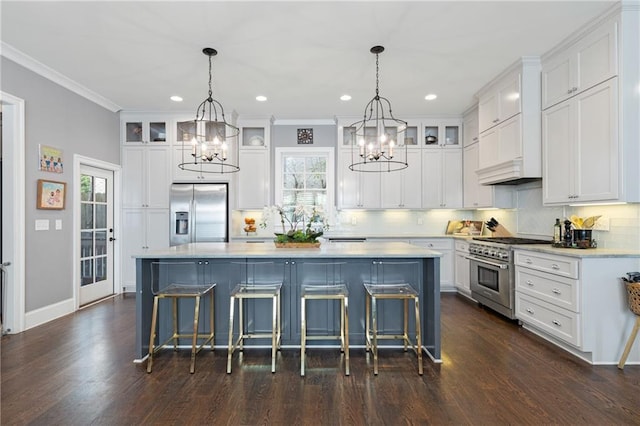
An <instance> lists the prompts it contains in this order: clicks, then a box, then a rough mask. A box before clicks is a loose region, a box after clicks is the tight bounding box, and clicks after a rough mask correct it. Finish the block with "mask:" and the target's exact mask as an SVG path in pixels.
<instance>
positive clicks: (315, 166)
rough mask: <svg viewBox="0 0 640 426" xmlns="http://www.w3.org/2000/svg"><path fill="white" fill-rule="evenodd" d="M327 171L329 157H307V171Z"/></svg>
mask: <svg viewBox="0 0 640 426" xmlns="http://www.w3.org/2000/svg"><path fill="white" fill-rule="evenodd" d="M326 171H327V159H326V158H324V157H307V173H319V172H326Z"/></svg>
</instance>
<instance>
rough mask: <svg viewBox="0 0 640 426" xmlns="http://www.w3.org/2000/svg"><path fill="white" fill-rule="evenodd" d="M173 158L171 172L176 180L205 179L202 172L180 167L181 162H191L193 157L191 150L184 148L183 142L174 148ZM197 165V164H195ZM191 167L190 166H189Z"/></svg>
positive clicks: (191, 180)
mask: <svg viewBox="0 0 640 426" xmlns="http://www.w3.org/2000/svg"><path fill="white" fill-rule="evenodd" d="M172 153H173V158H172V159H171V172H172V174H173V181H174V182H199V181H200V180H203V179H204V175H203V174H202V172H195V171H191V170H184V169H182V168H180V167H178V166H179V165H180V164H183V163H189V162H191V159H192V158H193V157H192V156H191V151H189V150H188V149H186V148H183V147H182V145H181V144H179V145H178V146H177V147H175V148H173V150H172ZM194 166H195V165H194ZM187 167H189V166H187Z"/></svg>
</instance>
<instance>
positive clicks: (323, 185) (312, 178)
mask: <svg viewBox="0 0 640 426" xmlns="http://www.w3.org/2000/svg"><path fill="white" fill-rule="evenodd" d="M306 189H327V180H326V178H325V175H324V174H312V175H309V176H307V185H306Z"/></svg>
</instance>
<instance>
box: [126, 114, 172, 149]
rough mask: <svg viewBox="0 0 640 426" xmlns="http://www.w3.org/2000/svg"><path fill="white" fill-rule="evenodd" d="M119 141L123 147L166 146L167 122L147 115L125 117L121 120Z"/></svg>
mask: <svg viewBox="0 0 640 426" xmlns="http://www.w3.org/2000/svg"><path fill="white" fill-rule="evenodd" d="M121 123H122V127H121V129H120V140H121V141H122V144H123V145H142V144H167V143H168V141H169V136H168V135H167V122H166V120H164V119H161V118H158V117H151V116H148V115H129V116H127V115H125V116H123V117H122V120H121Z"/></svg>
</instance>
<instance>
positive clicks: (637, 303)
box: [618, 278, 640, 370]
mask: <svg viewBox="0 0 640 426" xmlns="http://www.w3.org/2000/svg"><path fill="white" fill-rule="evenodd" d="M623 281H624V284H625V286H626V287H627V295H628V304H629V309H630V310H631V312H633V314H634V315H635V316H636V322H635V324H634V326H633V329H632V330H631V334H630V335H629V340H627V344H626V346H625V347H624V352H623V353H622V357H621V358H620V362H618V368H619V369H621V370H622V369H624V364H625V363H626V362H627V357H628V356H629V352H631V347H632V346H633V342H634V341H635V340H636V336H637V335H638V330H640V282H630V281H627V280H626V278H623Z"/></svg>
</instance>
